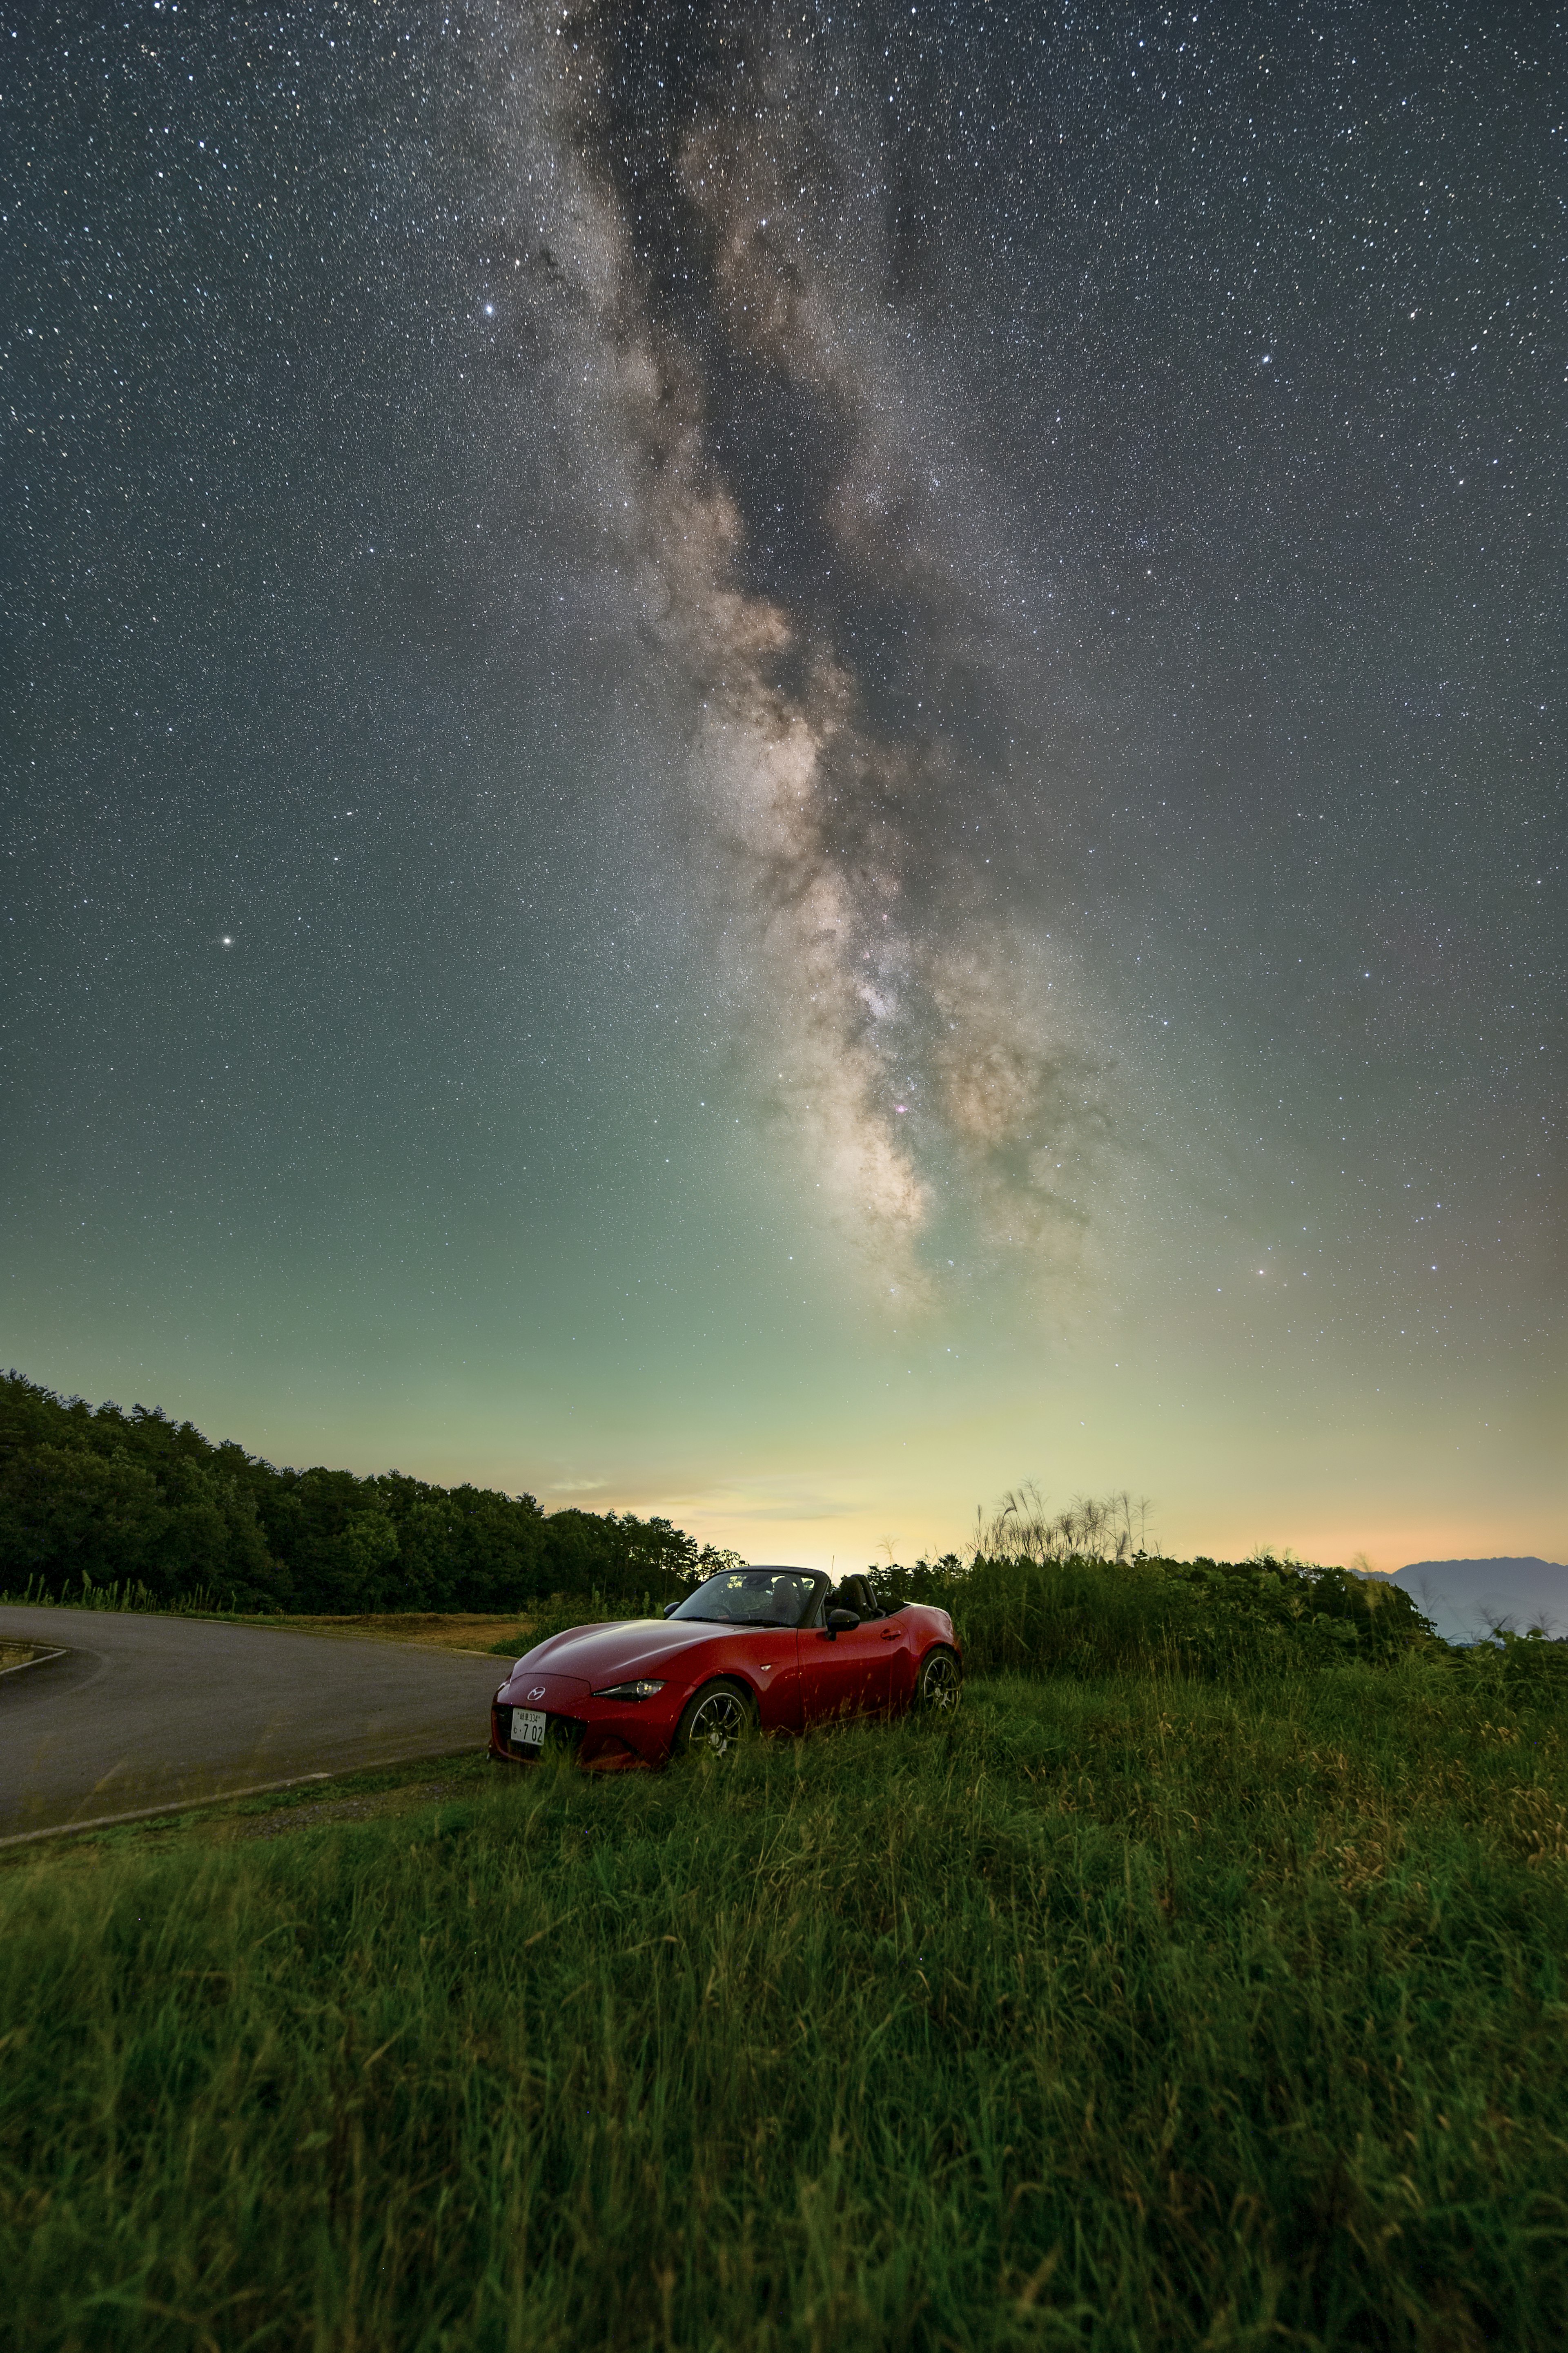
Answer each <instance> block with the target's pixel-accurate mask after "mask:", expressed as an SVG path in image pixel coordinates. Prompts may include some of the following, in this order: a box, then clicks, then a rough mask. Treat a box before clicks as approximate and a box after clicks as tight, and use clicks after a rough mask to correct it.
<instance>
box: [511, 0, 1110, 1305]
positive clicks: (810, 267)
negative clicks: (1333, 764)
mask: <svg viewBox="0 0 1568 2353" xmlns="http://www.w3.org/2000/svg"><path fill="white" fill-rule="evenodd" d="M529 29H530V31H531V45H525V46H523V47H521V49H520V47H519V46H518V44H517V42H516V39H515V37H514V38H513V39H512V40H510V41H509V42H508V43H507V45H506V49H505V59H506V68H507V70H506V73H505V75H504V77H503V76H501V75H500V74H499V73H498V76H497V88H498V98H499V103H500V110H501V111H502V112H503V115H504V118H505V119H506V121H507V125H508V133H509V136H510V152H511V153H512V154H513V156H514V158H515V160H516V162H517V164H519V165H521V171H520V173H519V177H520V179H521V181H522V182H523V184H524V185H523V188H522V189H520V190H519V191H518V192H517V195H516V198H515V201H516V207H517V209H516V214H515V216H514V222H509V224H508V227H510V228H511V229H512V233H513V236H514V237H515V240H516V245H517V250H516V251H514V252H513V253H512V254H511V255H510V270H509V269H507V267H506V259H507V257H506V256H505V255H504V253H503V254H502V255H501V257H500V269H499V273H498V277H499V284H500V289H501V294H500V300H499V301H498V302H497V304H496V306H495V312H494V315H495V317H496V327H495V332H496V336H497V339H498V341H500V340H504V339H506V338H508V337H515V336H517V335H518V334H519V333H520V332H528V333H541V332H542V334H543V335H544V337H545V338H546V340H547V343H548V348H549V350H550V353H551V357H552V362H553V371H552V373H553V385H554V392H555V397H556V399H557V400H558V401H559V403H560V404H561V411H562V414H563V417H569V418H570V419H571V420H572V423H573V427H574V434H575V436H576V437H577V439H578V448H579V456H580V459H583V460H584V462H583V469H582V473H581V475H580V476H579V478H578V481H577V494H578V495H579V496H580V497H582V498H583V499H584V501H593V502H594V503H595V505H596V507H597V510H598V512H597V514H596V517H595V521H596V522H597V524H598V527H599V530H600V533H601V534H602V536H603V539H604V542H605V546H606V548H607V549H611V550H613V551H614V553H613V556H612V557H611V559H610V560H611V561H612V564H613V566H614V568H615V570H616V573H617V574H618V575H624V577H625V578H626V580H627V581H628V582H629V583H630V585H631V588H632V591H633V594H634V596H635V599H636V605H637V621H638V626H639V629H640V633H641V636H642V638H643V640H644V642H645V643H646V645H647V649H649V653H650V657H651V659H653V660H654V662H655V663H656V664H658V665H660V666H662V669H663V671H664V673H665V674H666V676H667V678H668V680H669V681H673V682H674V683H675V684H676V685H677V686H678V688H679V693H680V695H681V697H682V698H683V701H684V703H685V707H686V715H687V724H688V728H689V739H690V748H689V766H688V782H689V791H690V795H691V808H690V811H689V818H690V823H691V828H692V839H693V841H694V844H695V846H696V850H697V864H698V870H699V874H700V880H701V881H702V883H703V884H704V885H705V886H706V891H707V897H708V908H707V913H708V918H709V922H710V925H713V926H714V927H715V953H716V954H717V955H718V958H719V961H720V967H721V971H722V974H723V976H724V983H725V987H726V994H727V997H728V999H729V1002H730V1006H731V1016H732V1018H734V1019H735V1020H736V1021H737V1022H738V1023H742V1024H743V1025H744V1026H745V1027H746V1028H747V1029H750V1030H751V1031H752V1033H753V1038H754V1053H755V1058H756V1060H757V1062H758V1064H759V1065H760V1066H763V1067H768V1068H770V1069H771V1070H772V1071H773V1072H775V1073H776V1079H777V1082H778V1084H779V1086H780V1087H781V1088H782V1090H783V1099H784V1105H785V1108H786V1111H787V1115H788V1118H789V1121H790V1124H791V1125H792V1126H793V1128H794V1130H795V1137H796V1142H797V1145H798V1149H799V1151H800V1153H801V1154H802V1155H803V1165H809V1166H810V1167H811V1168H812V1170H813V1171H814V1172H816V1176H817V1181H818V1182H819V1183H820V1184H821V1185H822V1186H823V1187H825V1188H826V1192H827V1194H828V1196H829V1198H830V1199H831V1200H832V1202H833V1204H834V1205H835V1207H836V1208H837V1209H838V1211H839V1212H840V1213H841V1215H842V1217H843V1219H844V1220H845V1222H846V1224H847V1226H848V1228H849V1229H850V1230H851V1231H852V1232H853V1233H854V1234H855V1235H856V1237H857V1238H858V1240H859V1241H860V1242H861V1243H862V1245H863V1247H864V1249H865V1250H866V1253H867V1257H868V1261H869V1263H870V1264H871V1266H872V1268H873V1270H874V1271H875V1274H876V1276H877V1279H878V1281H879V1282H880V1283H881V1284H883V1285H884V1287H885V1288H886V1290H887V1291H888V1292H889V1293H891V1294H892V1295H894V1296H897V1297H900V1298H903V1299H906V1300H907V1299H908V1298H909V1296H910V1293H917V1292H923V1291H925V1290H926V1288H927V1286H928V1283H929V1278H930V1273H931V1269H932V1268H933V1267H934V1266H936V1265H938V1264H939V1263H943V1262H945V1263H947V1264H952V1263H953V1261H952V1259H951V1258H949V1257H948V1255H947V1251H946V1250H945V1248H943V1249H940V1250H939V1249H937V1248H936V1247H935V1245H936V1243H937V1242H938V1241H939V1240H947V1241H953V1240H955V1237H954V1235H953V1233H952V1232H951V1231H949V1228H950V1227H951V1226H952V1224H953V1222H954V1219H955V1214H956V1221H957V1225H958V1229H959V1230H958V1236H957V1238H956V1246H957V1247H960V1248H964V1249H966V1250H969V1251H971V1252H972V1251H973V1249H974V1247H975V1246H976V1245H980V1246H989V1247H990V1248H992V1249H997V1248H999V1249H1002V1250H1013V1251H1015V1252H1016V1253H1018V1254H1019V1255H1020V1256H1021V1257H1022V1258H1023V1259H1024V1260H1025V1261H1026V1264H1027V1266H1028V1269H1029V1271H1030V1272H1031V1274H1032V1276H1034V1277H1035V1278H1037V1279H1046V1278H1048V1277H1049V1276H1050V1275H1052V1274H1054V1273H1058V1272H1059V1271H1062V1269H1063V1268H1064V1267H1065V1266H1066V1265H1067V1264H1068V1263H1069V1262H1070V1261H1073V1260H1075V1259H1076V1258H1077V1257H1078V1255H1079V1251H1080V1250H1081V1245H1082V1240H1083V1234H1084V1229H1085V1225H1086V1213H1085V1209H1084V1207H1083V1206H1082V1204H1083V1203H1084V1202H1085V1200H1086V1198H1087V1195H1088V1192H1089V1189H1090V1186H1091V1181H1092V1180H1091V1177H1090V1176H1089V1170H1090V1168H1091V1167H1092V1168H1093V1169H1094V1171H1095V1173H1096V1174H1098V1175H1100V1176H1101V1178H1102V1181H1103V1170H1102V1168H1101V1167H1100V1163H1101V1162H1102V1160H1103V1155H1104V1147H1105V1145H1106V1142H1107V1139H1108V1136H1109V1134H1110V1127H1111V1123H1110V1115H1109V1112H1108V1109H1107V1105H1106V1103H1105V1101H1104V1100H1103V1097H1102V1096H1101V1094H1100V1090H1099V1078H1100V1073H1099V1071H1098V1070H1097V1068H1096V1063H1095V1059H1094V1056H1093V1055H1092V1053H1091V1052H1090V1050H1089V1048H1088V1046H1087V1044H1086V1039H1085V1036H1084V1026H1085V1025H1084V1024H1083V1022H1082V1020H1081V1018H1079V1019H1078V1020H1077V1021H1075V1019H1074V1018H1073V1016H1072V1015H1071V1014H1069V1011H1068V999H1069V997H1070V996H1071V995H1072V994H1073V991H1072V989H1071V978H1072V975H1071V967H1070V965H1069V963H1068V959H1066V958H1065V957H1064V956H1062V955H1060V954H1059V952H1058V953H1053V951H1052V949H1051V947H1050V945H1049V944H1048V942H1047V939H1046V937H1045V934H1044V932H1043V930H1042V928H1041V927H1040V926H1039V924H1038V923H1036V922H1035V921H1033V920H1032V917H1031V912H1030V909H1029V907H1028V905H1027V903H1024V904H1010V903H1009V902H1010V899H1012V898H1015V897H1016V896H1017V895H1018V894H1016V893H1013V892H1010V891H1009V887H1008V886H1009V880H1010V877H1009V873H1008V871H1007V861H1006V860H1005V856H1004V855H1003V854H1002V853H1003V850H1004V845H1005V842H1006V840H1007V839H1008V838H1009V836H1010V833H1011V830H1012V828H1011V827H1010V826H1009V825H1007V824H1006V823H1005V822H999V818H1005V808H1004V807H1003V806H1002V805H1003V803H1004V801H1005V796H1006V794H1007V792H1008V790H1009V787H1010V785H1011V783H1012V781H1013V779H1012V777H1011V776H1010V773H1009V772H1010V770H1011V768H1012V765H1013V763H1012V762H1011V760H1010V759H1009V758H1008V756H1007V753H1008V747H1009V744H1010V743H1011V741H1012V739H1013V733H1014V730H1015V729H1016V727H1017V726H1018V725H1019V724H1020V723H1021V720H1020V714H1019V712H1018V711H1017V709H1016V707H1015V706H1016V695H1015V693H1014V691H1013V689H1012V687H1011V685H1010V683H1009V682H1008V681H1007V679H1006V675H1005V672H1006V664H1005V660H1004V659H998V658H997V655H996V653H995V652H994V650H993V647H994V643H995V641H996V640H997V638H1000V637H1003V636H1005V634H1006V631H1007V628H1008V626H1009V625H1008V624H1007V623H1006V622H1005V619H1004V617H1003V615H1002V614H1001V613H1000V612H999V611H998V610H996V609H994V607H992V606H991V605H990V604H989V603H988V600H987V598H986V596H985V594H984V586H983V584H982V581H981V578H980V574H981V571H982V569H983V565H984V558H985V556H986V555H987V554H990V553H991V552H992V551H991V550H990V548H989V547H988V545H987V528H986V519H985V517H984V515H983V514H981V515H974V514H971V515H970V516H969V517H968V518H967V524H968V527H967V529H961V530H960V531H959V532H957V533H955V532H954V530H953V528H952V521H951V516H952V508H953V503H954V501H953V495H952V489H950V491H949V496H948V500H947V502H946V507H945V509H941V508H939V507H938V506H937V504H936V501H937V498H938V495H939V494H940V491H941V489H942V479H941V469H942V462H943V461H942V457H941V455H940V454H937V455H936V456H935V458H934V460H933V459H932V458H931V452H933V451H934V452H939V453H940V451H941V450H942V447H943V445H944V439H945V436H944V435H943V433H942V431H941V430H939V429H938V426H937V421H936V420H935V419H934V418H933V417H931V415H930V414H929V410H930V406H931V389H930V386H929V384H928V383H926V382H922V371H921V364H920V354H919V352H918V350H911V349H910V340H909V337H908V334H907V332H900V331H897V330H896V329H895V327H894V326H892V325H890V324H889V311H890V310H891V305H890V304H889V300H888V297H889V290H890V287H891V284H892V280H893V273H894V255H893V252H892V249H891V244H890V240H889V237H888V235H887V233H886V227H885V223H884V217H883V207H884V204H885V199H886V196H887V194H888V191H887V188H886V185H885V180H884V176H883V175H885V174H886V171H887V169H888V159H887V157H886V156H885V155H884V154H882V153H880V152H879V145H878V142H877V141H876V140H875V138H874V137H873V136H872V135H871V130H870V125H869V121H868V110H866V109H865V108H863V107H862V106H860V105H859V104H858V103H856V102H854V100H846V95H845V91H844V87H843V82H842V79H839V80H837V81H836V80H835V79H834V75H833V72H832V71H831V69H828V68H827V67H826V65H825V64H823V63H819V62H818V60H817V58H816V55H815V53H814V51H815V44H814V42H813V41H812V39H811V38H810V37H806V36H805V35H804V34H802V32H801V29H800V27H799V26H796V25H795V24H793V23H791V22H790V21H788V20H786V19H785V18H784V17H782V16H775V15H773V14H771V13H770V12H767V11H763V12H759V14H758V15H757V16H756V17H755V19H754V20H752V21H751V22H748V21H747V20H746V19H744V18H743V17H742V18H732V19H730V20H727V21H726V22H725V23H724V24H723V25H722V26H720V27H718V28H717V29H716V30H712V31H710V35H709V37H707V38H706V39H702V38H697V39H692V38H690V37H689V34H688V33H687V31H686V29H685V27H684V26H675V25H674V24H673V21H672V24H671V26H670V28H669V29H668V31H667V32H666V34H665V36H664V37H663V38H662V39H660V38H659V37H658V35H657V34H654V35H650V34H649V33H648V32H647V30H646V28H644V27H642V26H637V25H636V24H635V23H634V20H633V19H632V18H630V17H629V16H626V15H625V14H624V13H619V12H604V11H597V10H590V11H587V12H584V14H582V15H565V16H563V14H562V12H561V11H560V10H558V9H551V10H547V11H542V12H540V13H539V15H538V16H536V17H534V18H533V19H532V20H531V25H530V28H529ZM661 69H662V70H661ZM841 70H842V69H841ZM503 88H504V97H500V91H501V90H502V89H503ZM857 95H858V94H857ZM829 118H831V119H829ZM504 152H505V150H504V147H503V153H504ZM909 292H910V290H909V289H908V288H907V287H906V288H905V289H904V299H905V301H908V299H909ZM933 462H934V467H935V470H934V471H933V470H932V466H933ZM954 487H958V488H962V483H961V484H960V485H958V486H954ZM944 514H945V516H947V517H948V518H949V520H947V521H946V522H945V525H944V520H943V517H944ZM1033 789H1034V791H1035V792H1036V793H1037V794H1038V795H1044V796H1047V797H1048V794H1049V790H1050V783H1049V779H1048V778H1047V777H1037V778H1036V779H1035V780H1033ZM993 858H995V860H996V863H995V865H993V863H992V860H993ZM1053 971H1054V975H1055V977H1054V979H1052V978H1050V977H1049V975H1050V974H1051V973H1052V972H1053ZM1064 984H1065V985H1064ZM1064 1170H1065V1171H1067V1172H1068V1175H1067V1177H1066V1181H1063V1172H1064ZM954 1204H956V1205H957V1208H956V1213H955V1210H954V1208H953V1206H952V1205H954Z"/></svg>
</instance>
